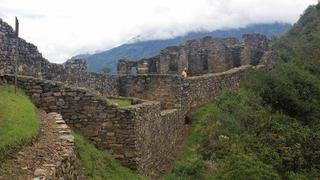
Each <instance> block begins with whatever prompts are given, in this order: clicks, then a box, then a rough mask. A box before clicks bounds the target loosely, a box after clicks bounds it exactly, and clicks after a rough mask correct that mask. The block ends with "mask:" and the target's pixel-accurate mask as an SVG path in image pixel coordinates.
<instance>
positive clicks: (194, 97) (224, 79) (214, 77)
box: [120, 65, 252, 113]
mask: <svg viewBox="0 0 320 180" xmlns="http://www.w3.org/2000/svg"><path fill="white" fill-rule="evenodd" d="M251 68H252V66H250V65H248V66H241V67H239V68H234V69H231V70H229V71H226V72H223V73H216V74H206V75H202V76H195V77H189V78H187V79H184V78H181V77H180V76H170V75H138V76H121V77H120V95H121V96H129V97H137V98H142V99H148V100H157V101H160V102H161V105H162V108H163V109H170V108H179V107H181V108H182V111H183V112H184V113H186V112H188V111H190V110H192V109H194V108H197V107H200V106H201V105H204V104H206V103H208V102H210V101H213V100H214V98H215V97H216V96H217V94H218V93H219V92H221V90H222V89H234V88H237V87H238V86H239V83H240V81H241V79H242V78H243V75H244V74H245V72H246V71H247V70H249V69H251Z"/></svg>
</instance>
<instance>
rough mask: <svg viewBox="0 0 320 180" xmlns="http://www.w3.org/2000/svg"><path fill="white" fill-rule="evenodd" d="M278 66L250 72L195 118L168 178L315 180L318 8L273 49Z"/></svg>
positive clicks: (319, 98) (319, 97)
mask: <svg viewBox="0 0 320 180" xmlns="http://www.w3.org/2000/svg"><path fill="white" fill-rule="evenodd" d="M274 49H276V50H277V51H278V52H279V54H280V56H281V59H282V61H283V62H282V63H280V65H279V66H278V67H277V68H275V69H273V70H272V71H269V72H267V71H265V70H259V71H253V72H250V73H248V74H247V80H246V81H245V82H244V83H243V86H242V87H241V89H240V90H238V91H235V92H232V91H226V92H223V93H222V94H221V96H219V97H218V98H217V100H216V101H215V102H213V103H211V104H209V105H207V106H206V107H204V108H202V109H201V110H200V111H198V112H197V113H195V114H194V116H193V120H194V122H193V125H192V128H191V132H190V137H189V141H188V145H187V147H186V149H185V150H184V153H183V155H182V157H181V159H180V160H179V161H178V162H177V163H176V166H175V168H174V170H173V172H172V173H171V174H169V175H168V176H167V177H166V179H317V178H318V177H320V149H319V147H320V68H319V65H320V53H319V52H320V4H318V5H317V6H311V7H309V8H308V9H307V10H306V11H305V13H304V15H303V16H302V17H301V19H300V20H299V22H298V23H297V24H296V25H295V26H294V27H293V28H292V29H291V30H290V31H289V32H287V33H286V34H285V35H284V37H282V38H280V39H278V40H277V41H276V42H275V44H274Z"/></svg>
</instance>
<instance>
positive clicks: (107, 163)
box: [73, 133, 143, 180]
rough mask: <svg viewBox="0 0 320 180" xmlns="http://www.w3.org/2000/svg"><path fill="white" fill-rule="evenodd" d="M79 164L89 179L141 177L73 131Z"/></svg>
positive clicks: (133, 179)
mask: <svg viewBox="0 0 320 180" xmlns="http://www.w3.org/2000/svg"><path fill="white" fill-rule="evenodd" d="M73 135H74V136H75V143H76V147H77V151H78V152H79V155H80V159H81V164H82V167H83V168H84V172H85V174H86V176H87V177H88V178H89V179H95V180H96V179H97V180H99V179H115V180H117V179H119V180H120V179H130V180H131V179H132V180H135V179H143V178H142V177H140V176H139V175H137V174H135V173H134V172H133V171H131V170H130V169H128V168H126V167H124V166H122V165H121V164H120V163H119V162H118V161H117V160H115V159H114V158H113V157H112V155H111V154H109V153H107V152H105V151H100V150H98V149H97V148H96V147H95V146H94V145H93V144H91V143H89V142H88V141H87V140H86V139H85V138H84V137H83V136H81V135H80V134H78V133H73Z"/></svg>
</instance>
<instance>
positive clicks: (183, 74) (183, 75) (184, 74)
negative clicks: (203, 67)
mask: <svg viewBox="0 0 320 180" xmlns="http://www.w3.org/2000/svg"><path fill="white" fill-rule="evenodd" d="M181 76H182V77H184V78H187V76H188V74H187V68H183V70H182V72H181Z"/></svg>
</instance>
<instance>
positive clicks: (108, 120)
mask: <svg viewBox="0 0 320 180" xmlns="http://www.w3.org/2000/svg"><path fill="white" fill-rule="evenodd" d="M0 82H1V83H8V84H13V82H14V77H13V76H12V75H4V76H0ZM18 87H20V88H21V89H23V90H25V92H26V94H27V95H28V96H29V97H30V98H31V100H32V102H33V103H34V104H35V105H36V106H37V107H39V108H41V109H43V110H45V111H47V112H59V113H60V114H61V115H62V117H63V119H64V120H65V122H66V123H67V124H68V125H69V126H70V127H72V128H74V129H75V130H76V131H78V132H80V133H81V134H82V135H84V136H85V137H87V138H88V139H90V140H91V141H93V142H94V143H95V144H96V145H97V147H98V148H100V149H104V150H108V151H109V152H111V153H112V154H113V155H114V157H115V158H117V159H118V160H120V162H121V163H122V164H124V165H126V166H128V167H130V168H131V169H133V170H137V171H138V172H139V173H141V174H143V175H146V176H157V175H158V173H159V172H160V171H158V170H159V169H165V167H166V166H168V162H169V161H170V157H172V156H173V155H174V153H175V151H174V148H175V147H176V146H177V145H178V144H177V143H178V142H179V137H180V136H181V135H182V133H180V132H181V131H182V130H183V128H184V126H183V120H182V119H183V117H182V116H178V112H177V111H170V112H166V113H164V112H161V108H160V103H159V102H153V101H143V100H137V99H135V100H134V102H135V104H134V105H132V106H128V107H123V108H120V107H117V106H115V105H114V104H112V103H111V102H109V101H108V100H107V99H106V98H103V97H101V96H98V95H96V94H94V93H91V92H89V91H88V90H86V89H83V88H73V87H69V86H66V85H64V84H63V83H61V82H55V81H49V80H41V79H37V78H33V77H27V76H19V77H18ZM179 117H180V118H181V119H179ZM171 160H172V158H171Z"/></svg>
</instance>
